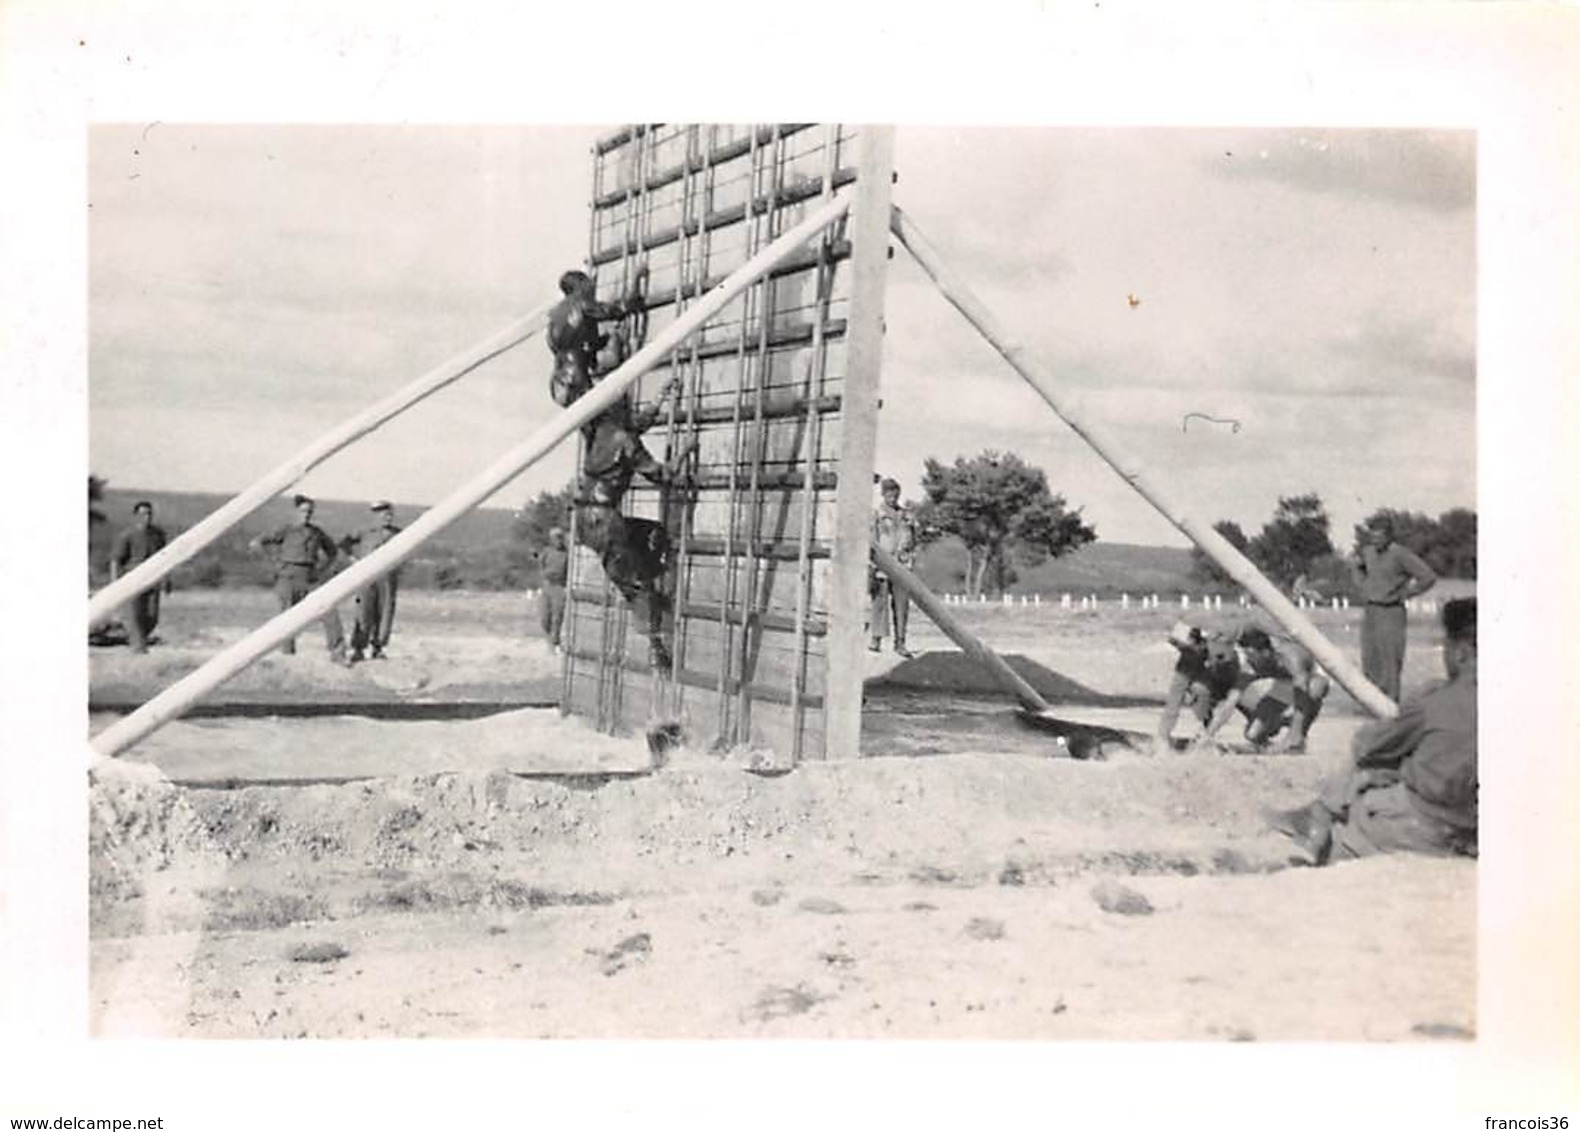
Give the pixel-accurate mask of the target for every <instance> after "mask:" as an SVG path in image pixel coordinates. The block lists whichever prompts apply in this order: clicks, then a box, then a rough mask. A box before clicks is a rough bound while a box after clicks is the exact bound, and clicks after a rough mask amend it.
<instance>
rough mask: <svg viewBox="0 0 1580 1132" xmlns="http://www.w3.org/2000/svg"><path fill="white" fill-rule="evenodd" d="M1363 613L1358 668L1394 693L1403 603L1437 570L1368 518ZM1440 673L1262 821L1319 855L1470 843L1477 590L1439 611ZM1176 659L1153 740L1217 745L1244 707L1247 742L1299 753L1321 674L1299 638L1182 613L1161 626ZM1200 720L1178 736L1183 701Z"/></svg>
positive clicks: (1322, 858)
mask: <svg viewBox="0 0 1580 1132" xmlns="http://www.w3.org/2000/svg"><path fill="white" fill-rule="evenodd" d="M1354 566H1355V570H1356V574H1357V582H1358V584H1359V587H1360V591H1361V596H1362V598H1363V600H1364V601H1365V612H1364V614H1363V620H1362V624H1361V657H1362V667H1363V670H1364V673H1365V675H1366V678H1367V679H1368V680H1369V681H1371V682H1372V683H1373V684H1374V685H1376V686H1377V687H1378V688H1379V689H1381V690H1382V691H1383V692H1384V693H1386V694H1387V695H1388V697H1389V699H1391V700H1393V701H1395V702H1396V703H1397V702H1399V701H1400V699H1401V695H1400V693H1401V683H1402V676H1403V668H1404V656H1405V644H1406V617H1405V612H1406V611H1405V602H1406V601H1408V600H1409V599H1411V598H1413V597H1415V596H1417V595H1419V594H1422V593H1425V592H1426V591H1427V590H1429V589H1430V588H1431V587H1432V586H1433V585H1434V584H1435V583H1436V581H1437V579H1436V576H1435V575H1434V574H1433V572H1432V570H1431V569H1430V568H1429V567H1428V566H1427V565H1426V564H1425V563H1424V562H1422V561H1421V559H1420V558H1419V557H1418V556H1416V555H1415V554H1414V553H1413V552H1411V551H1410V550H1409V549H1408V548H1407V547H1404V546H1402V545H1401V544H1399V543H1397V542H1395V541H1394V537H1393V530H1392V528H1391V525H1390V524H1389V523H1388V521H1387V520H1386V519H1381V518H1380V519H1377V520H1374V521H1373V522H1372V523H1371V524H1370V525H1369V526H1368V528H1367V530H1366V539H1365V541H1364V544H1363V546H1362V547H1361V550H1360V552H1359V553H1358V555H1357V556H1356V560H1355V563H1354ZM1442 633H1443V643H1442V651H1443V664H1444V670H1445V673H1446V675H1447V681H1446V682H1445V683H1443V684H1441V685H1439V686H1434V687H1432V688H1430V689H1428V690H1427V691H1425V692H1424V693H1422V694H1421V695H1419V696H1417V697H1414V698H1412V699H1409V700H1407V701H1405V702H1404V703H1403V704H1402V706H1401V708H1400V710H1399V714H1398V715H1397V716H1396V717H1395V718H1393V719H1384V720H1378V721H1375V722H1373V723H1370V724H1367V725H1365V726H1363V727H1362V728H1360V729H1359V730H1358V731H1357V732H1356V733H1355V736H1354V738H1353V740H1352V742H1351V764H1350V766H1349V767H1348V768H1346V769H1345V770H1344V771H1343V772H1342V773H1340V774H1336V775H1334V776H1333V777H1331V778H1330V779H1328V780H1327V781H1326V782H1325V783H1324V785H1323V787H1322V789H1321V791H1320V793H1319V797H1318V798H1316V799H1314V800H1313V801H1311V802H1310V803H1308V804H1307V805H1305V806H1301V807H1299V808H1297V809H1293V810H1269V811H1266V812H1265V814H1264V816H1265V817H1266V819H1267V821H1268V824H1269V825H1270V826H1271V827H1272V828H1274V829H1276V830H1278V831H1279V832H1281V833H1284V834H1286V835H1287V836H1289V837H1291V838H1292V839H1294V840H1295V841H1296V842H1297V843H1298V844H1299V845H1300V846H1301V848H1302V849H1303V850H1304V853H1305V856H1306V859H1307V860H1308V861H1309V862H1310V863H1313V864H1323V863H1326V862H1328V861H1331V860H1342V859H1345V858H1352V857H1363V856H1369V855H1372V854H1375V853H1383V852H1392V851H1398V850H1409V851H1414V852H1421V853H1430V854H1436V855H1444V856H1446V855H1468V856H1474V855H1475V854H1476V852H1477V845H1476V841H1477V785H1478V772H1477V760H1476V755H1477V749H1476V742H1477V740H1476V599H1475V598H1473V597H1472V598H1459V599H1456V600H1452V601H1448V602H1446V603H1444V605H1443V609H1442ZM1169 643H1170V644H1171V645H1173V646H1174V648H1175V649H1176V651H1177V653H1178V657H1177V659H1176V662H1175V666H1174V674H1173V679H1172V681H1171V682H1170V685H1169V690H1168V694H1167V697H1166V699H1165V702H1164V708H1163V714H1162V716H1161V717H1160V718H1159V720H1158V726H1157V733H1156V736H1155V739H1154V745H1155V748H1156V749H1158V750H1160V751H1169V750H1175V749H1185V750H1200V749H1203V748H1206V747H1218V746H1220V745H1219V744H1218V743H1217V740H1216V738H1215V736H1216V735H1217V734H1218V732H1219V731H1220V730H1221V729H1222V728H1223V726H1224V725H1225V724H1226V723H1227V722H1228V721H1229V719H1231V718H1233V717H1234V716H1235V714H1236V713H1238V714H1239V715H1240V716H1241V717H1242V718H1243V719H1244V720H1245V731H1244V738H1245V742H1246V744H1247V745H1248V748H1249V749H1250V750H1254V751H1268V750H1281V751H1288V752H1291V753H1298V752H1301V751H1304V750H1305V745H1306V738H1307V736H1308V735H1309V733H1310V730H1311V726H1312V724H1313V723H1314V722H1315V721H1316V718H1317V715H1318V713H1319V712H1320V711H1321V710H1322V705H1323V702H1324V700H1325V699H1326V697H1327V694H1328V690H1329V687H1330V684H1329V681H1328V679H1327V677H1326V675H1324V674H1323V673H1322V671H1321V670H1320V668H1318V667H1317V665H1316V663H1315V661H1314V659H1313V657H1312V655H1311V653H1310V651H1309V650H1308V649H1306V648H1305V647H1304V646H1303V645H1301V644H1300V643H1299V642H1297V641H1295V640H1293V639H1291V638H1289V637H1286V636H1283V635H1282V634H1273V633H1269V632H1268V630H1267V629H1265V628H1263V627H1262V626H1259V625H1255V624H1250V625H1245V626H1243V627H1241V628H1240V629H1239V630H1238V631H1237V632H1228V631H1224V630H1216V631H1215V630H1213V629H1211V628H1206V627H1202V626H1197V625H1192V624H1189V623H1186V622H1181V623H1179V624H1177V625H1175V626H1174V628H1173V630H1172V631H1171V632H1170V634H1169ZM1185 710H1189V711H1190V712H1191V713H1192V714H1193V715H1194V716H1195V717H1196V719H1197V720H1198V721H1199V723H1200V725H1201V727H1200V731H1199V732H1198V733H1197V734H1196V735H1195V736H1194V737H1193V738H1191V739H1189V740H1187V741H1183V742H1181V741H1177V740H1176V739H1175V738H1174V734H1173V732H1174V727H1175V725H1176V723H1177V721H1178V719H1179V716H1180V714H1181V712H1182V711H1185Z"/></svg>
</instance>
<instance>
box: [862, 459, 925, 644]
mask: <svg viewBox="0 0 1580 1132" xmlns="http://www.w3.org/2000/svg"><path fill="white" fill-rule="evenodd" d="M879 494H880V496H881V499H880V501H879V503H878V506H877V507H876V508H875V509H874V510H873V514H872V541H873V545H875V546H881V547H882V548H883V549H884V550H886V551H888V552H889V553H890V554H892V555H894V557H895V559H896V560H897V561H898V562H899V563H900V565H901V566H906V567H909V566H911V565H912V564H914V563H915V561H916V546H917V537H916V519H915V518H914V517H913V516H912V515H911V511H910V508H908V507H903V506H901V505H900V485H899V482H898V481H896V480H892V479H885V480H884V481H883V482H882V483H881V484H880V485H879ZM867 597H868V598H869V601H870V604H869V608H868V612H867V633H868V636H869V640H868V642H867V648H869V649H870V650H871V651H873V652H878V651H879V650H880V649H882V648H883V638H884V637H886V636H887V635H888V633H889V619H890V617H891V615H892V617H893V619H894V651H895V653H897V654H898V655H900V656H903V657H907V658H909V657H910V656H911V655H912V653H911V650H910V649H908V648H906V647H905V627H906V622H907V621H908V620H909V619H910V609H911V599H910V598H908V597H907V596H906V595H905V592H904V591H903V590H900V589H897V588H896V587H895V585H894V583H893V582H891V581H890V580H889V577H888V575H886V574H884V573H883V571H881V570H879V569H877V568H876V567H869V569H868V571H867Z"/></svg>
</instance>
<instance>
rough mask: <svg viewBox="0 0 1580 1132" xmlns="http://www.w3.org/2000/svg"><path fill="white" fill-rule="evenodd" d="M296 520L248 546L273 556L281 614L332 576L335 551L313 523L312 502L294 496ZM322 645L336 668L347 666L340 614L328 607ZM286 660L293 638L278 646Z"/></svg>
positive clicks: (293, 648)
mask: <svg viewBox="0 0 1580 1132" xmlns="http://www.w3.org/2000/svg"><path fill="white" fill-rule="evenodd" d="M292 502H293V503H294V504H295V507H296V520H295V522H292V523H287V524H286V525H285V526H283V527H280V528H279V529H278V530H275V531H271V532H270V533H269V534H266V535H259V536H258V537H257V538H255V539H253V540H252V541H251V542H250V543H249V544H248V545H249V547H251V549H253V550H258V549H261V548H263V547H268V548H269V550H270V551H272V552H273V554H274V596H275V598H276V599H277V600H278V601H279V603H280V610H281V611H282V612H283V611H285V610H287V609H289V608H291V606H293V605H295V604H296V603H297V602H299V601H301V600H302V599H303V598H305V597H306V596H307V595H308V594H310V593H311V592H312V591H313V589H314V588H315V587H316V586H318V584H319V583H320V582H322V581H323V580H324V579H325V578H327V577H329V575H330V573H331V572H332V570H331V567H333V566H334V563H335V559H336V557H337V555H338V551H337V550H336V549H335V544H334V542H333V541H332V540H331V539H330V537H329V536H328V535H326V534H325V533H324V531H323V528H321V527H319V526H317V525H315V524H314V522H313V509H314V504H313V500H312V499H311V498H310V497H309V496H306V495H298V496H296V497H295V498H294V499H293V500H292ZM321 624H322V625H323V627H324V643H325V644H326V645H327V646H328V648H329V658H330V659H331V660H333V661H334V662H335V663H336V664H344V665H349V664H350V663H351V661H350V660H349V659H348V658H347V657H346V638H345V629H344V627H343V626H342V625H341V623H340V614H339V613H338V612H337V611H336V610H335V608H334V607H333V606H331V607H330V608H329V610H328V612H326V613H325V614H324V616H323V617H322V619H321ZM280 651H281V652H282V653H284V654H286V655H287V656H293V655H295V653H296V638H294V637H292V638H291V639H289V640H287V641H286V642H285V643H284V644H282V645H281V646H280Z"/></svg>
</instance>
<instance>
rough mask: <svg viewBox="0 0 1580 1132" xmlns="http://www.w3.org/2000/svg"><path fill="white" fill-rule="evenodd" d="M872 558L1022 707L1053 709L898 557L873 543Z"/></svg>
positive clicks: (1032, 709)
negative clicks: (959, 619)
mask: <svg viewBox="0 0 1580 1132" xmlns="http://www.w3.org/2000/svg"><path fill="white" fill-rule="evenodd" d="M872 559H873V561H874V562H876V563H877V564H878V569H880V570H882V571H883V572H884V573H885V574H887V575H888V576H889V581H891V582H893V583H894V584H895V585H896V586H898V587H899V588H900V589H901V590H903V591H904V592H905V595H906V596H907V597H909V598H910V599H911V600H912V601H914V602H915V603H916V604H917V605H919V606H920V607H921V610H922V612H923V613H925V614H927V616H928V617H929V618H931V620H932V622H933V624H934V625H937V626H938V628H939V629H941V630H942V631H943V634H944V636H946V637H948V638H949V639H950V640H951V641H953V642H954V643H955V644H957V645H959V646H960V648H961V650H962V651H963V652H965V653H966V655H967V656H970V657H972V658H973V659H975V660H976V661H978V662H979V663H980V664H982V665H983V667H985V668H986V669H987V670H988V671H989V672H990V673H992V675H993V678H994V679H996V680H997V681H998V682H999V683H1000V684H1002V685H1003V686H1004V689H1005V690H1006V691H1008V692H1009V693H1010V694H1011V695H1013V696H1014V697H1015V698H1016V699H1017V700H1019V701H1020V703H1021V706H1022V707H1024V708H1025V709H1026V710H1027V711H1033V712H1037V713H1038V714H1039V715H1040V714H1044V713H1046V712H1049V711H1052V710H1053V709H1052V707H1051V706H1050V705H1049V703H1048V701H1047V700H1045V699H1043V698H1042V696H1041V694H1040V693H1039V692H1038V691H1037V689H1035V688H1033V687H1032V686H1031V685H1030V684H1028V683H1027V682H1026V680H1025V678H1024V677H1022V676H1021V674H1020V673H1019V672H1016V671H1015V670H1014V669H1013V668H1011V667H1010V666H1009V663H1008V662H1007V661H1006V660H1005V659H1004V658H1003V657H1001V656H999V654H998V653H996V652H994V651H993V650H992V649H990V648H988V647H987V646H986V645H985V644H983V643H982V642H981V641H980V640H979V639H977V638H976V637H975V636H973V635H972V633H971V631H970V630H969V629H967V628H966V627H965V626H964V625H962V624H961V623H960V622H959V621H958V620H956V619H955V617H954V615H953V614H952V613H950V612H949V610H947V609H945V608H944V603H943V602H941V601H939V600H938V598H937V596H935V595H934V593H933V591H932V590H930V589H928V588H927V587H926V586H925V585H923V584H922V580H921V579H920V578H918V577H917V576H916V575H915V574H913V573H911V572H910V571H909V570H907V569H906V568H905V567H904V566H902V565H900V562H899V559H897V558H895V557H894V555H892V554H890V553H889V552H888V551H887V550H884V549H883V548H882V547H881V546H878V545H876V544H874V545H873V547H872Z"/></svg>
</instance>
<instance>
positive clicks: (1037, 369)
mask: <svg viewBox="0 0 1580 1132" xmlns="http://www.w3.org/2000/svg"><path fill="white" fill-rule="evenodd" d="M892 225H893V230H894V234H895V235H896V236H898V237H899V240H900V243H902V244H904V245H905V249H906V250H907V251H909V252H910V253H911V255H912V256H913V257H914V258H915V259H916V262H917V263H919V264H920V265H921V267H922V270H923V271H925V272H927V274H928V275H929V276H930V277H931V278H932V280H933V283H934V284H935V285H936V286H937V287H938V290H939V291H940V292H942V294H943V296H944V298H946V299H948V300H949V302H950V303H951V304H952V305H953V306H954V307H955V309H956V310H958V311H959V312H960V313H961V314H963V315H965V317H966V321H967V322H969V323H970V324H971V325H972V326H974V327H976V329H977V331H978V332H979V333H980V334H981V335H982V336H983V337H984V338H986V339H987V340H988V344H989V345H991V346H992V347H993V348H994V349H995V350H997V351H998V352H999V353H1000V354H1001V355H1002V356H1003V357H1004V360H1005V361H1007V362H1009V364H1010V365H1011V366H1013V367H1014V369H1015V372H1016V373H1018V374H1020V375H1021V376H1022V377H1024V378H1025V379H1026V380H1027V381H1028V382H1030V383H1031V386H1032V388H1033V389H1035V390H1036V391H1037V392H1038V393H1039V394H1040V395H1041V396H1042V399H1043V400H1044V401H1046V402H1047V403H1048V407H1049V408H1051V409H1052V410H1053V411H1054V412H1055V413H1057V414H1059V416H1060V418H1061V419H1063V420H1064V422H1065V423H1066V424H1068V425H1069V426H1070V427H1071V428H1072V429H1074V430H1075V431H1076V433H1077V434H1078V435H1079V436H1080V437H1081V439H1083V440H1085V441H1086V442H1087V443H1088V444H1090V445H1091V446H1092V448H1093V449H1094V450H1095V451H1096V452H1097V454H1098V455H1099V456H1101V457H1102V458H1103V459H1104V460H1105V461H1107V463H1108V465H1109V466H1110V467H1111V468H1113V469H1114V470H1115V471H1116V472H1118V473H1119V475H1120V477H1121V478H1123V479H1124V481H1125V482H1126V483H1128V484H1129V485H1130V486H1131V487H1133V488H1135V489H1136V491H1138V492H1140V493H1141V496H1142V498H1144V499H1145V500H1146V501H1147V502H1148V503H1150V504H1152V506H1154V507H1156V508H1157V509H1158V511H1159V512H1161V513H1162V515H1163V517H1164V518H1165V519H1167V520H1168V521H1169V522H1171V523H1173V524H1174V526H1175V527H1177V528H1179V531H1180V533H1181V534H1183V535H1184V536H1185V537H1186V538H1188V539H1190V540H1191V542H1193V543H1195V544H1196V545H1197V546H1199V547H1201V548H1202V550H1203V551H1204V552H1205V553H1206V554H1207V555H1208V556H1209V557H1211V558H1212V560H1213V561H1214V562H1216V563H1218V565H1219V566H1221V567H1223V569H1224V571H1225V572H1226V573H1227V574H1228V575H1229V576H1230V577H1231V578H1233V579H1234V580H1235V581H1236V582H1238V583H1239V584H1240V585H1241V586H1242V587H1243V588H1244V589H1245V591H1246V592H1247V593H1249V594H1250V595H1251V596H1252V597H1253V598H1255V599H1256V601H1257V603H1258V604H1259V605H1261V607H1262V608H1263V609H1265V610H1267V611H1268V613H1270V614H1272V615H1273V617H1274V618H1276V619H1277V621H1278V623H1279V624H1280V625H1282V626H1283V627H1284V628H1285V629H1287V630H1288V631H1289V633H1290V635H1291V636H1293V637H1294V638H1295V639H1296V640H1297V641H1299V642H1300V643H1301V644H1303V645H1305V646H1306V648H1308V649H1310V650H1311V654H1312V656H1314V657H1316V659H1317V663H1318V664H1320V665H1322V667H1323V668H1325V669H1327V671H1328V672H1329V673H1330V674H1331V675H1332V677H1333V678H1334V679H1335V680H1337V681H1338V682H1339V684H1341V685H1342V686H1343V688H1344V690H1345V691H1347V692H1348V693H1349V694H1350V695H1352V696H1354V697H1355V699H1356V701H1357V702H1359V703H1360V704H1361V706H1362V707H1364V708H1366V710H1367V711H1369V712H1371V713H1372V714H1373V715H1376V716H1380V717H1382V718H1384V719H1389V718H1392V717H1393V716H1395V715H1397V714H1398V713H1399V708H1398V706H1397V705H1396V704H1395V703H1394V702H1393V701H1392V700H1390V699H1389V698H1388V697H1387V696H1386V695H1385V694H1384V693H1383V692H1382V690H1381V689H1379V688H1378V687H1377V686H1376V685H1375V684H1373V683H1372V682H1371V681H1370V680H1368V679H1366V677H1365V676H1364V675H1363V674H1362V673H1361V672H1360V670H1359V669H1357V668H1356V667H1355V666H1354V665H1353V664H1351V663H1350V662H1349V659H1348V658H1347V657H1346V656H1345V655H1344V654H1343V653H1341V652H1340V651H1339V650H1338V648H1337V647H1336V646H1335V645H1334V644H1333V642H1331V641H1329V640H1328V639H1327V638H1326V637H1324V636H1323V635H1322V633H1321V631H1320V630H1318V629H1317V627H1316V626H1315V625H1313V624H1312V623H1311V621H1310V620H1309V619H1308V618H1307V617H1306V616H1305V615H1304V614H1302V613H1301V612H1300V610H1298V609H1296V608H1295V605H1294V603H1293V602H1291V601H1290V600H1289V599H1288V598H1287V597H1285V596H1284V595H1283V594H1282V593H1280V592H1279V590H1278V587H1277V586H1275V585H1273V583H1272V582H1270V581H1268V580H1267V579H1266V578H1265V577H1263V576H1262V572H1261V571H1260V570H1258V569H1257V568H1256V567H1255V566H1254V565H1253V564H1252V563H1251V560H1250V559H1249V558H1247V557H1246V556H1245V555H1243V554H1241V553H1240V552H1239V551H1238V550H1236V549H1235V548H1234V547H1233V546H1232V545H1231V544H1230V543H1229V542H1228V540H1226V539H1225V538H1224V537H1223V536H1222V535H1220V534H1219V533H1218V532H1217V531H1215V530H1213V529H1212V527H1211V525H1209V524H1206V523H1203V522H1201V521H1199V520H1197V519H1196V518H1194V517H1193V516H1191V515H1190V514H1189V513H1188V512H1187V511H1186V510H1185V508H1184V507H1183V506H1182V505H1181V504H1180V502H1179V501H1178V500H1177V499H1174V498H1173V497H1172V496H1171V495H1170V494H1169V492H1168V490H1167V489H1166V488H1164V487H1163V486H1162V485H1161V484H1160V483H1159V482H1158V481H1157V480H1156V479H1154V478H1153V477H1152V476H1151V475H1150V474H1148V472H1147V470H1146V469H1145V468H1144V467H1143V466H1142V464H1141V461H1140V460H1138V459H1137V458H1136V457H1135V456H1134V454H1132V453H1131V452H1129V451H1127V450H1126V449H1125V448H1124V446H1123V445H1122V444H1120V442H1119V441H1118V440H1117V439H1116V438H1115V437H1113V436H1111V435H1109V434H1108V433H1107V432H1105V431H1104V430H1103V429H1102V428H1100V427H1099V426H1098V425H1097V424H1095V423H1094V422H1093V420H1092V419H1091V417H1090V416H1089V415H1088V414H1087V413H1086V412H1085V411H1084V410H1083V409H1082V407H1081V405H1080V402H1079V400H1078V399H1076V398H1075V397H1073V396H1071V395H1070V394H1069V392H1068V391H1066V390H1064V389H1062V388H1060V386H1059V383H1058V381H1057V380H1056V379H1055V378H1054V377H1053V374H1052V373H1051V372H1050V371H1049V370H1048V369H1047V368H1045V367H1044V366H1043V365H1042V364H1041V363H1040V362H1039V361H1037V360H1036V359H1035V358H1033V357H1032V356H1031V354H1030V352H1029V351H1028V350H1027V349H1026V348H1025V347H1024V346H1023V345H1021V344H1020V343H1019V342H1017V341H1015V339H1014V338H1013V337H1011V335H1010V334H1009V332H1008V330H1007V329H1006V328H1005V327H1003V326H1001V325H1000V324H999V323H998V321H997V320H996V319H995V318H994V317H993V315H992V313H991V312H990V311H989V310H988V308H987V306H986V305H985V304H984V303H983V302H982V300H981V299H979V298H978V297H977V296H976V295H975V294H974V293H973V292H972V291H971V289H970V288H969V287H967V286H966V284H965V281H964V280H963V279H961V278H960V277H959V276H958V275H956V274H955V273H954V272H953V271H951V270H950V269H949V267H948V266H947V265H945V264H944V262H943V260H942V259H940V258H939V256H938V253H937V252H936V251H935V250H934V249H933V247H932V245H930V244H929V243H928V242H927V239H926V237H924V236H923V235H922V234H921V232H920V231H919V230H918V229H917V227H916V225H915V224H914V223H912V222H911V219H910V217H908V216H906V215H905V214H904V213H903V212H901V211H900V210H899V209H898V208H896V209H894V210H893V214H892Z"/></svg>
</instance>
